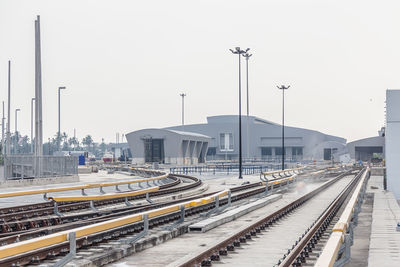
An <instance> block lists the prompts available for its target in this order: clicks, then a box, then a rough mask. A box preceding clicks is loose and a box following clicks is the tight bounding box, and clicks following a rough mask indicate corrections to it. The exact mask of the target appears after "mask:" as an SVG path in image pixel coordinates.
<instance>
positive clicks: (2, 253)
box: [0, 190, 230, 259]
mask: <svg viewBox="0 0 400 267" xmlns="http://www.w3.org/2000/svg"><path fill="white" fill-rule="evenodd" d="M229 194H230V190H224V191H221V192H218V193H216V194H214V195H211V196H208V197H205V198H200V199H196V200H192V201H187V202H184V203H181V204H176V205H171V206H167V207H163V208H159V209H155V210H150V211H146V212H142V213H139V214H134V215H129V216H124V217H121V218H117V219H113V220H109V221H105V222H101V223H96V224H93V225H89V226H84V227H79V228H76V229H72V230H67V231H63V232H60V233H55V234H51V235H47V236H43V237H39V238H33V239H30V240H26V241H21V242H18V243H14V244H10V245H6V246H2V247H0V259H4V258H7V257H11V256H15V255H18V254H21V253H25V252H28V251H32V250H35V249H39V248H43V247H47V246H52V245H56V244H59V243H62V242H65V241H68V236H69V234H70V233H72V232H73V233H75V238H79V237H83V236H88V235H91V234H95V233H99V232H101V231H106V230H110V229H112V228H116V227H120V226H124V225H127V224H132V223H136V222H141V221H145V220H148V219H151V218H154V217H157V216H161V215H166V214H169V213H174V212H178V211H180V210H181V207H183V208H185V209H186V208H190V207H197V206H200V205H205V204H209V203H211V202H213V201H214V200H216V199H217V198H221V197H224V196H228V195H229Z"/></svg>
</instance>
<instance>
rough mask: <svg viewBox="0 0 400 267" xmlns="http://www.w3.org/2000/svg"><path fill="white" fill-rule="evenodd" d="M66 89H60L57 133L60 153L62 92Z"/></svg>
mask: <svg viewBox="0 0 400 267" xmlns="http://www.w3.org/2000/svg"><path fill="white" fill-rule="evenodd" d="M62 89H65V86H61V87H58V132H57V146H58V151H61V144H60V143H61V107H60V105H61V96H60V95H61V93H60V92H61V90H62Z"/></svg>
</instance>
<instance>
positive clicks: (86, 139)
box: [82, 134, 93, 151]
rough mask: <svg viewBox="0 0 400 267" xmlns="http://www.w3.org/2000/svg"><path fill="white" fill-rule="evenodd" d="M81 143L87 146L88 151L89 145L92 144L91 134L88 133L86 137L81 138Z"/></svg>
mask: <svg viewBox="0 0 400 267" xmlns="http://www.w3.org/2000/svg"><path fill="white" fill-rule="evenodd" d="M82 144H84V145H85V146H86V147H87V149H88V151H90V146H91V145H92V144H93V139H92V136H91V135H90V134H88V135H87V136H86V137H84V138H83V139H82Z"/></svg>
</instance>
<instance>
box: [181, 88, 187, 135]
mask: <svg viewBox="0 0 400 267" xmlns="http://www.w3.org/2000/svg"><path fill="white" fill-rule="evenodd" d="M179 95H180V96H181V97H182V131H184V130H185V96H186V94H185V93H182V94H179Z"/></svg>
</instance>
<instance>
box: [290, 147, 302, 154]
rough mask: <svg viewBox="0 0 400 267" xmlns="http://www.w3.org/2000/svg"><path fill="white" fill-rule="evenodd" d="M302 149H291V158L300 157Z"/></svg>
mask: <svg viewBox="0 0 400 267" xmlns="http://www.w3.org/2000/svg"><path fill="white" fill-rule="evenodd" d="M302 155H303V148H302V147H292V156H302Z"/></svg>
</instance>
